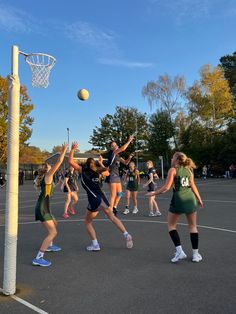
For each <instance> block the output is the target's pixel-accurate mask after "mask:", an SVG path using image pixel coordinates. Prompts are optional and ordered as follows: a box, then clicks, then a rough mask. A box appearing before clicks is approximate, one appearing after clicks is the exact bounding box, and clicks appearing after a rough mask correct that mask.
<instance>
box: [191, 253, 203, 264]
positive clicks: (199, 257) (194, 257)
mask: <svg viewBox="0 0 236 314" xmlns="http://www.w3.org/2000/svg"><path fill="white" fill-rule="evenodd" d="M201 260H202V256H201V254H199V253H195V254H193V258H192V262H195V263H199V262H200V261H201Z"/></svg>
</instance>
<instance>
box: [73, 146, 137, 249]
mask: <svg viewBox="0 0 236 314" xmlns="http://www.w3.org/2000/svg"><path fill="white" fill-rule="evenodd" d="M76 149H78V144H77V143H76V142H74V143H72V146H71V151H70V156H69V164H70V165H71V166H72V167H73V168H74V169H75V170H77V171H79V173H80V174H81V184H82V187H83V188H84V189H85V191H86V192H87V196H88V207H87V210H88V211H87V214H86V218H85V224H86V229H87V232H88V234H89V236H90V238H91V239H92V243H91V245H89V246H87V248H86V249H87V250H88V251H100V245H99V243H98V241H97V236H96V231H95V229H94V227H93V220H94V219H95V218H96V216H97V214H98V213H99V211H101V210H103V211H104V213H105V214H106V215H107V217H108V218H109V219H110V220H111V222H112V223H114V225H115V226H116V227H117V228H118V229H119V230H120V231H121V232H122V233H123V235H124V238H125V240H126V246H127V248H129V249H130V248H132V247H133V241H132V237H131V235H130V234H129V233H128V232H127V230H126V229H125V227H124V225H123V223H122V222H121V221H120V220H119V219H118V218H117V217H115V216H114V214H113V212H112V208H111V207H110V206H109V202H108V200H107V198H106V196H105V194H104V193H103V191H102V190H101V184H100V179H101V175H103V176H106V177H107V176H109V171H108V170H107V168H105V167H97V165H96V162H95V160H94V159H93V158H88V159H87V161H86V163H85V165H83V166H81V165H79V164H77V163H76V162H75V161H74V160H73V157H74V152H75V150H76Z"/></svg>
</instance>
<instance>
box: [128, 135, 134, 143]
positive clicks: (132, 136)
mask: <svg viewBox="0 0 236 314" xmlns="http://www.w3.org/2000/svg"><path fill="white" fill-rule="evenodd" d="M133 140H134V134H132V135H130V136H129V139H128V141H129V142H132V141H133Z"/></svg>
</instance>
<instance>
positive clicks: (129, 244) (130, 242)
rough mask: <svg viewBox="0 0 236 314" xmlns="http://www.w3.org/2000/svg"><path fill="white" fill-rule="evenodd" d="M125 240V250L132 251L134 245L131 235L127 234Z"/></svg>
mask: <svg viewBox="0 0 236 314" xmlns="http://www.w3.org/2000/svg"><path fill="white" fill-rule="evenodd" d="M125 240H126V247H127V249H132V247H133V246H134V243H133V240H132V237H131V235H130V234H128V235H127V237H126V238H125Z"/></svg>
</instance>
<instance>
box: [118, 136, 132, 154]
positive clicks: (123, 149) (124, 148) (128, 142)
mask: <svg viewBox="0 0 236 314" xmlns="http://www.w3.org/2000/svg"><path fill="white" fill-rule="evenodd" d="M133 139H134V137H133V136H132V135H130V136H129V138H128V141H127V142H126V143H125V144H124V145H122V146H121V147H120V148H118V149H117V150H115V151H114V154H115V155H117V154H120V153H122V152H124V151H125V150H126V149H127V147H128V146H129V144H130V143H131V142H132V141H133Z"/></svg>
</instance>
